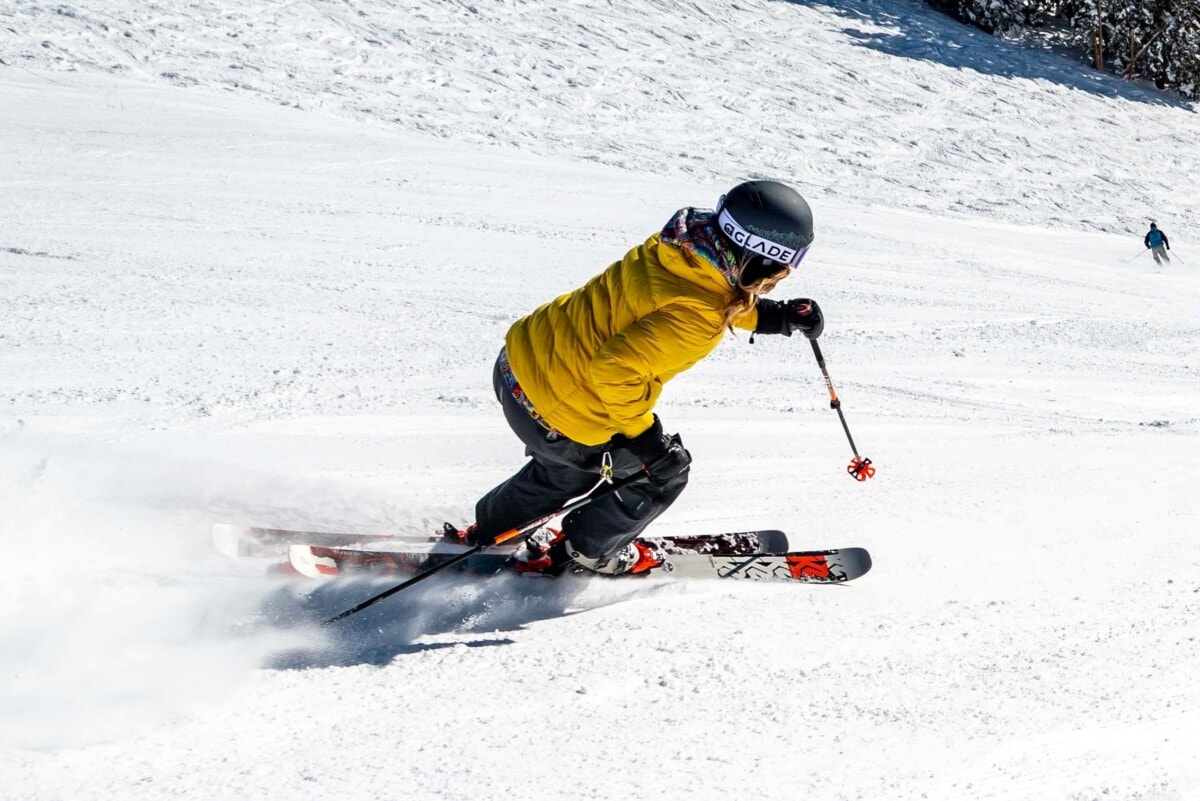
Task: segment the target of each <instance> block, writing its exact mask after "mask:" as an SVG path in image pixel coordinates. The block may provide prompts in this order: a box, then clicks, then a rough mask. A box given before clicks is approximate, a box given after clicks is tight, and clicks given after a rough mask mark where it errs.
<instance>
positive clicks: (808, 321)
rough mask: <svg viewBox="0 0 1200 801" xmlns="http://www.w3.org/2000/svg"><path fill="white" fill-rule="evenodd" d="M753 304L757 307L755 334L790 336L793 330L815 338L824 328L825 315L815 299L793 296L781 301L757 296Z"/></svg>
mask: <svg viewBox="0 0 1200 801" xmlns="http://www.w3.org/2000/svg"><path fill="white" fill-rule="evenodd" d="M755 306H756V308H757V309H758V325H757V326H756V327H755V329H754V333H756V334H783V335H784V336H785V337H790V336H791V335H792V332H793V331H800V332H802V333H803V334H804V336H806V337H808V338H809V339H816V338H817V337H819V336H821V332H822V331H824V330H825V316H824V315H823V314H821V307H820V306H818V305H817V302H816V301H815V300H810V299H809V298H793V299H792V300H785V301H782V302H781V301H777V300H767V299H766V298H759V299H758V301H757V302H756V303H755Z"/></svg>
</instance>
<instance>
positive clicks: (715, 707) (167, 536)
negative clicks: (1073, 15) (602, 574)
mask: <svg viewBox="0 0 1200 801" xmlns="http://www.w3.org/2000/svg"><path fill="white" fill-rule="evenodd" d="M0 119H3V120H4V124H3V125H0V187H2V188H3V190H4V191H3V192H0V544H2V545H3V554H4V558H5V567H6V569H5V571H4V579H3V581H0V676H2V677H3V680H0V798H3V799H5V801H8V799H14V800H18V799H19V800H20V801H34V800H36V801H48V800H49V799H56V800H57V799H71V800H72V801H74V800H76V799H112V798H118V799H166V798H173V799H177V798H197V799H210V798H218V799H220V798H228V799H234V798H237V799H246V798H254V799H259V798H262V799H297V798H305V799H375V798H381V799H382V798H439V799H470V801H485V800H486V799H493V798H494V799H510V798H538V799H540V798H547V799H550V798H581V797H583V798H611V799H633V798H647V799H649V798H655V799H657V798H683V797H687V798H698V799H710V798H711V799H727V798H778V799H795V798H805V799H818V800H821V801H824V800H826V799H829V800H830V801H832V800H834V799H889V801H890V800H892V799H899V800H903V799H921V798H929V799H947V800H949V799H1004V800H1005V801H1008V800H1010V799H1030V800H1031V801H1034V800H1036V801H1046V800H1049V801H1059V800H1061V801H1091V799H1135V798H1136V799H1143V800H1147V801H1168V800H1171V801H1175V800H1177V799H1184V800H1188V799H1196V798H1200V790H1198V789H1197V788H1200V749H1197V747H1196V745H1195V743H1196V741H1197V735H1200V723H1198V722H1197V721H1200V683H1198V682H1197V681H1196V678H1195V677H1196V676H1197V675H1198V674H1200V643H1198V642H1197V637H1198V636H1200V630H1198V629H1197V625H1196V620H1197V615H1198V614H1200V540H1198V538H1197V535H1196V532H1197V531H1198V530H1200V505H1198V504H1197V503H1196V501H1195V497H1194V495H1195V477H1196V475H1197V474H1198V472H1200V470H1198V469H1200V250H1196V251H1193V249H1192V245H1191V243H1192V242H1194V241H1196V235H1195V232H1194V231H1193V230H1192V229H1191V228H1190V227H1189V226H1191V225H1192V223H1193V221H1194V219H1195V215H1196V213H1197V210H1198V209H1197V206H1198V205H1200V200H1198V199H1197V195H1196V193H1195V191H1194V180H1193V179H1194V176H1195V175H1196V167H1197V159H1198V158H1200V133H1198V131H1200V126H1197V123H1196V117H1195V113H1194V110H1193V108H1192V107H1190V106H1187V105H1182V104H1178V103H1175V102H1174V101H1172V100H1171V99H1170V98H1169V97H1168V96H1166V95H1160V94H1158V93H1155V92H1154V91H1153V90H1150V89H1147V88H1145V87H1141V86H1137V85H1131V84H1126V83H1123V82H1121V81H1118V80H1115V79H1111V78H1108V77H1104V76H1099V75H1092V74H1089V73H1086V72H1080V71H1079V70H1078V69H1077V66H1076V65H1075V64H1074V63H1073V62H1071V61H1069V60H1066V59H1063V58H1061V57H1058V56H1055V55H1053V54H1051V53H1044V52H1040V51H1035V50H1031V49H1026V48H1022V47H1020V46H1016V45H1013V44H1011V43H1005V42H1002V41H998V40H994V39H991V38H988V37H984V36H982V35H980V34H977V33H972V32H971V31H969V30H968V29H966V28H963V27H961V26H958V25H955V24H954V23H951V22H948V21H947V20H945V19H944V18H942V17H939V16H937V15H934V14H932V13H930V12H928V11H927V10H925V9H924V8H923V7H922V6H921V5H919V4H916V3H907V2H894V3H881V2H876V3H868V2H850V1H849V0H845V1H842V0H839V1H838V2H832V3H829V4H822V5H809V4H800V3H784V2H763V1H762V0H748V1H747V2H739V3H737V4H728V5H724V4H717V5H716V6H715V7H713V8H706V7H701V6H697V5H694V4H690V3H682V2H675V1H674V0H658V1H657V2H646V3H638V4H620V3H614V4H609V3H597V2H584V1H583V0H580V1H579V2H560V3H555V4H549V3H543V2H525V3H522V2H476V3H473V4H465V3H416V2H411V1H410V2H383V0H374V1H373V2H366V1H365V0H357V1H356V2H341V3H333V2H313V3H278V4H268V3H263V4H261V5H259V6H247V5H246V4H235V3H232V2H216V0H200V1H199V2H189V3H186V4H185V3H179V2H160V3H155V4H141V3H131V2H125V1H124V0H121V1H120V2H103V3H101V2H81V3H72V4H70V5H69V6H67V5H55V6H48V5H44V4H41V3H30V2H24V1H23V0H18V1H17V2H15V3H9V4H8V5H7V6H5V7H4V8H3V9H0ZM748 176H769V177H775V178H780V179H783V180H786V181H788V182H790V183H792V184H793V185H795V186H796V187H797V188H798V189H800V191H801V192H803V193H804V194H805V196H806V197H807V198H808V199H809V201H810V203H811V205H812V206H813V209H814V213H815V214H816V219H817V243H816V246H815V247H814V249H813V251H812V252H811V253H810V255H809V257H808V259H807V260H806V261H805V262H804V264H803V266H802V269H800V270H799V271H798V272H797V273H796V274H795V275H794V276H793V277H791V278H790V279H788V280H787V281H786V282H785V283H784V284H783V285H782V286H781V287H780V289H779V290H778V291H777V294H778V295H779V296H781V297H792V296H807V297H814V298H816V299H818V300H819V301H820V302H821V305H822V307H823V308H824V310H825V312H826V316H827V325H826V330H825V334H824V336H823V337H822V339H821V344H822V348H823V350H824V353H825V356H826V359H827V361H828V367H829V371H830V374H831V376H832V378H833V381H834V384H835V386H836V387H837V390H838V393H839V395H840V396H841V398H842V401H843V404H844V411H845V413H846V416H847V420H848V422H849V425H850V429H851V432H852V433H853V435H854V438H855V442H856V444H857V445H858V447H859V450H860V451H861V452H862V453H863V454H864V455H866V456H869V457H871V458H872V460H873V461H874V462H875V464H876V465H877V466H878V468H879V474H878V476H877V477H876V478H875V479H874V480H873V481H871V482H868V483H865V484H858V483H856V482H854V481H852V480H850V479H849V478H848V477H847V476H846V473H845V465H846V463H847V462H848V461H849V458H850V456H851V453H850V448H849V445H848V443H847V441H846V438H845V435H844V433H843V431H842V428H841V426H840V424H839V423H838V419H837V415H836V414H835V413H834V412H833V411H831V410H830V409H829V396H828V394H827V392H826V390H825V387H824V384H823V382H822V380H821V376H820V373H819V371H818V370H817V367H816V364H815V362H814V360H813V354H812V352H811V350H810V349H809V347H808V345H807V342H806V341H805V340H803V339H802V338H799V337H794V338H791V339H787V338H781V337H760V338H759V339H758V340H757V341H756V342H755V343H754V344H750V343H749V342H748V341H747V338H746V337H745V336H744V335H742V336H739V337H729V338H728V339H727V341H726V342H724V343H723V344H722V345H721V346H720V347H719V348H718V349H717V350H716V351H715V352H714V353H713V355H712V356H710V357H709V358H708V359H706V360H705V361H704V362H703V363H701V364H700V365H698V366H696V367H695V368H694V369H692V370H691V371H690V372H688V373H686V374H684V375H682V376H680V377H679V378H677V379H676V380H674V381H673V382H672V383H670V384H669V385H668V386H667V389H666V392H665V393H664V396H663V400H662V402H661V404H660V406H659V410H658V411H659V412H660V414H661V416H662V419H663V421H664V423H665V424H666V426H667V428H668V429H669V430H678V431H680V432H681V433H682V435H683V437H684V440H685V442H686V444H687V445H688V447H689V448H690V449H691V451H692V453H693V456H694V457H695V466H694V469H693V471H692V478H691V484H690V486H689V488H688V490H687V492H686V493H685V495H684V496H683V498H682V499H681V500H680V501H679V503H677V504H676V506H675V507H673V508H672V509H671V510H670V511H669V512H668V513H667V514H666V515H665V516H664V517H663V518H661V520H660V522H659V523H657V524H656V530H657V531H658V532H660V533H664V534H669V533H684V532H697V531H720V530H730V529H736V530H741V529H748V528H755V527H772V528H775V527H778V528H782V529H785V530H786V531H788V533H789V535H790V536H791V538H792V541H793V543H795V544H796V545H797V546H798V547H836V546H847V545H859V546H864V547H867V548H869V549H870V550H871V552H872V554H873V556H874V560H875V567H874V570H873V571H872V572H871V573H870V574H868V575H867V576H866V577H864V578H862V579H861V580H859V581H857V582H854V583H853V584H851V585H848V586H844V587H821V586H816V587H814V586H790V585H786V586H781V585H776V584H771V585H767V584H743V583H736V582H719V581H712V582H689V583H686V584H685V583H682V582H676V583H671V582H669V581H662V580H649V581H644V582H618V581H608V582H605V581H593V582H590V583H589V582H583V581H575V580H564V581H561V582H548V581H542V582H539V581H536V580H533V581H531V580H523V579H516V578H511V579H500V580H495V581H492V582H487V583H482V584H481V583H472V582H470V581H468V580H465V579H463V578H461V577H459V578H453V577H452V578H447V579H437V580H434V581H430V582H427V583H426V584H424V585H422V586H421V587H420V588H414V589H413V590H411V591H406V592H404V593H402V594H400V595H398V596H396V597H395V598H393V599H391V600H389V601H387V602H385V603H383V604H380V605H379V606H378V607H375V608H373V609H372V610H371V611H369V612H366V613H363V614H362V615H360V616H356V617H355V618H352V619H350V620H348V621H346V623H345V625H343V626H340V627H338V628H336V629H333V630H329V629H321V628H320V627H319V626H317V625H316V621H319V620H320V619H322V618H323V617H324V616H327V615H328V614H330V613H333V612H336V611H340V610H341V609H344V608H346V607H348V606H351V605H353V604H354V603H356V602H357V601H359V600H361V599H362V598H364V597H366V596H367V595H369V594H371V593H372V592H374V591H377V590H378V589H381V588H382V587H383V586H386V585H378V586H376V585H364V584H362V583H356V584H350V585H348V586H338V585H333V586H331V585H324V586H322V585H319V584H316V583H307V582H300V581H296V580H289V579H285V578H280V577H278V576H275V575H273V574H269V573H268V568H269V566H270V565H269V562H268V561H267V560H226V559H223V558H222V557H220V556H219V555H217V554H215V553H214V552H213V549H212V547H211V544H210V542H209V538H208V530H209V526H210V525H211V524H212V523H214V522H230V523H239V524H259V525H275V526H287V527H293V528H312V529H329V528H334V529H351V530H354V531H360V532H382V531H410V532H411V531H427V530H432V529H433V528H434V527H436V526H438V525H440V523H441V521H443V520H451V521H454V522H456V523H463V522H467V521H469V520H470V517H471V514H472V508H473V503H474V500H475V498H476V497H477V496H478V495H479V494H481V493H482V492H483V491H485V490H486V489H488V488H490V487H491V486H493V485H494V484H495V483H497V482H498V481H500V480H502V479H503V478H505V477H506V476H507V475H509V474H510V473H511V472H513V471H514V470H515V469H516V468H517V467H518V466H519V465H520V464H521V462H522V458H523V457H522V454H521V448H520V445H519V443H518V442H517V441H516V440H515V438H514V437H513V436H512V434H511V432H509V431H508V429H507V427H506V426H505V424H504V422H503V418H502V416H501V415H500V413H499V408H498V406H497V405H496V402H495V399H494V397H493V396H492V391H491V384H490V375H491V365H492V362H493V360H494V359H495V356H496V352H497V351H498V349H499V347H500V344H501V342H502V337H503V334H504V332H505V330H506V329H507V327H508V326H509V325H510V324H511V323H512V321H513V320H515V319H516V318H518V317H519V316H521V315H522V314H525V313H526V312H528V311H530V310H531V309H533V308H534V307H535V306H537V305H538V304H540V303H542V302H544V301H546V300H548V299H550V298H552V297H554V296H555V295H556V294H558V293H561V292H564V291H568V290H570V289H573V288H574V287H576V286H578V285H579V284H581V283H582V282H583V281H585V280H586V279H587V278H589V277H590V276H592V275H593V274H595V273H596V272H597V271H599V270H600V269H602V268H603V267H604V266H606V265H607V264H608V263H610V262H611V261H612V260H614V259H616V258H618V257H619V256H620V255H622V254H623V253H624V251H625V250H626V249H627V248H628V247H630V246H632V245H633V244H636V243H638V242H640V241H642V240H643V239H645V237H647V236H648V235H650V234H651V233H653V232H654V231H656V230H658V229H659V228H660V227H661V226H662V225H663V223H664V222H665V221H666V220H667V218H668V217H669V216H670V214H671V212H673V211H674V210H675V209H677V208H679V207H681V206H685V205H696V206H711V205H712V204H713V202H714V201H715V200H716V198H717V196H718V195H719V194H720V193H721V192H722V191H723V190H724V189H726V188H728V186H729V185H730V183H731V182H733V181H737V180H740V179H742V178H744V177H748ZM1150 219H1154V220H1156V221H1157V222H1158V223H1159V225H1160V226H1161V227H1162V228H1164V230H1166V232H1167V233H1168V235H1169V236H1170V238H1171V243H1172V251H1171V255H1172V257H1173V261H1172V262H1171V263H1170V264H1169V265H1164V266H1157V265H1155V263H1154V262H1153V261H1152V260H1151V258H1150V255H1149V254H1148V253H1147V252H1145V251H1144V249H1143V246H1142V235H1143V234H1144V233H1145V230H1146V228H1147V226H1148V223H1149V221H1150Z"/></svg>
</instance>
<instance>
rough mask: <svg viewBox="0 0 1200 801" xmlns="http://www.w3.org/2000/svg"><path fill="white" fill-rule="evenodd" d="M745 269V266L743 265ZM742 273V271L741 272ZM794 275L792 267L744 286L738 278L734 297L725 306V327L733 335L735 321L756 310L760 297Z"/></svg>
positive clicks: (739, 277)
mask: <svg viewBox="0 0 1200 801" xmlns="http://www.w3.org/2000/svg"><path fill="white" fill-rule="evenodd" d="M742 267H743V268H745V264H743V265H742ZM739 273H740V271H739ZM791 274H792V268H791V267H786V266H785V267H784V268H783V269H782V270H780V271H779V272H777V273H772V274H771V275H767V276H764V277H762V278H760V279H758V280H757V281H755V282H754V283H753V284H749V285H747V284H743V283H742V278H741V275H740V274H739V276H738V282H737V285H736V286H735V287H734V288H733V295H732V296H730V298H729V301H728V302H727V303H726V304H725V327H726V328H728V329H729V332H730V333H733V321H734V320H735V319H737V318H738V317H741V316H742V315H743V314H745V313H746V312H748V311H750V309H752V308H754V302H755V301H756V300H758V296H759V295H765V294H767V293H768V292H770V291H771V290H772V289H774V288H775V285H776V284H778V283H779V282H780V281H782V280H783V279H785V278H787V277H788V276H789V275H791Z"/></svg>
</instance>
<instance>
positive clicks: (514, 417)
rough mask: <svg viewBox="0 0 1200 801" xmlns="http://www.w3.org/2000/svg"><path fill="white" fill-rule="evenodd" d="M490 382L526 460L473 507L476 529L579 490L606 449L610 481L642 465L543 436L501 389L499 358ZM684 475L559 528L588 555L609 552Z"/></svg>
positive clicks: (509, 523)
mask: <svg viewBox="0 0 1200 801" xmlns="http://www.w3.org/2000/svg"><path fill="white" fill-rule="evenodd" d="M518 378H519V377H518ZM492 386H493V388H494V389H495V391H496V398H497V399H498V400H499V401H500V405H501V406H502V407H503V408H504V418H505V419H506V420H507V421H508V425H509V427H510V428H512V430H513V432H514V433H515V434H516V435H517V436H518V437H519V438H520V440H521V442H523V443H525V455H526V456H528V457H530V459H529V461H528V462H526V463H525V466H524V467H522V468H521V469H520V470H519V471H517V474H516V475H514V476H513V477H512V478H510V479H508V480H507V481H505V482H504V483H502V484H500V485H499V486H497V487H496V488H495V489H493V490H492V491H491V492H489V493H488V494H487V495H484V496H483V497H482V498H480V499H479V501H478V502H477V503H476V504H475V522H476V524H477V525H478V526H479V530H480V531H481V532H485V533H488V534H492V535H495V534H500V533H503V532H505V531H508V530H509V529H511V528H513V527H514V526H519V525H521V524H522V523H525V522H527V521H529V520H532V519H534V518H536V517H541V516H542V515H545V514H549V513H550V512H553V511H554V510H555V509H559V508H562V506H563V505H565V504H566V503H567V501H569V500H571V499H572V498H577V497H579V496H580V495H583V494H585V493H587V492H588V490H590V489H592V487H594V486H596V483H597V482H598V481H599V480H600V467H601V465H602V463H603V459H604V454H605V453H610V454H611V458H612V464H613V472H614V473H615V474H616V477H617V478H623V477H625V476H628V475H633V474H634V473H637V472H640V471H641V470H642V463H641V462H639V461H638V460H637V459H636V458H635V457H634V456H633V455H632V454H630V453H628V452H627V451H625V450H623V449H620V448H611V447H610V446H609V444H608V443H605V444H603V445H582V444H580V443H578V442H574V441H573V440H569V439H567V438H566V437H561V436H556V437H554V438H551V437H552V436H553V435H551V434H550V433H549V432H548V431H547V430H546V429H545V428H543V427H542V426H541V424H539V423H538V422H537V421H536V420H534V419H533V418H532V417H530V416H529V414H528V412H526V411H525V409H524V408H522V406H521V404H520V403H518V402H517V400H516V398H514V397H513V396H512V393H511V392H509V391H508V388H507V387H506V386H505V385H504V379H503V377H502V376H501V374H500V363H499V360H497V362H496V368H495V370H494V371H493V373H492ZM687 476H688V471H686V470H685V471H684V472H683V473H682V474H681V475H679V476H677V477H675V478H673V479H672V480H671V481H670V482H668V483H667V485H666V486H664V487H655V486H654V485H653V484H651V483H650V482H649V481H638V482H634V483H633V484H630V485H629V486H627V487H625V488H623V489H621V490H620V491H619V492H616V493H613V494H612V495H608V496H606V497H604V498H600V499H598V500H596V501H593V502H592V503H589V504H587V505H586V506H583V507H581V508H579V509H576V510H575V511H573V512H571V513H570V514H569V515H567V517H566V518H565V519H564V520H563V533H564V534H565V535H566V538H567V539H568V540H570V542H571V544H572V545H573V546H575V548H576V549H577V550H579V551H580V553H582V554H583V555H584V556H587V557H589V558H591V559H599V558H601V557H604V556H608V555H609V554H612V553H615V552H616V551H618V550H620V549H621V548H623V547H624V546H625V545H627V544H628V543H629V542H630V540H632V539H633V538H635V537H636V536H638V535H639V534H641V533H642V531H643V530H645V528H646V526H648V525H650V523H651V522H652V521H653V520H654V518H656V517H658V516H659V515H660V514H662V513H663V512H664V511H666V509H667V507H668V506H670V505H671V504H672V503H674V501H675V499H676V498H678V497H679V493H681V492H683V488H684V487H685V486H686V485H687Z"/></svg>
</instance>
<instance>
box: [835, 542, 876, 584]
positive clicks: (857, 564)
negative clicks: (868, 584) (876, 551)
mask: <svg viewBox="0 0 1200 801" xmlns="http://www.w3.org/2000/svg"><path fill="white" fill-rule="evenodd" d="M839 553H841V554H842V556H843V558H844V559H845V560H846V567H847V568H848V569H849V570H850V572H851V575H850V578H858V577H859V576H863V575H865V574H866V573H867V572H868V571H870V569H871V554H870V553H869V552H868V551H867V549H866V548H842V549H841V551H839Z"/></svg>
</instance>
